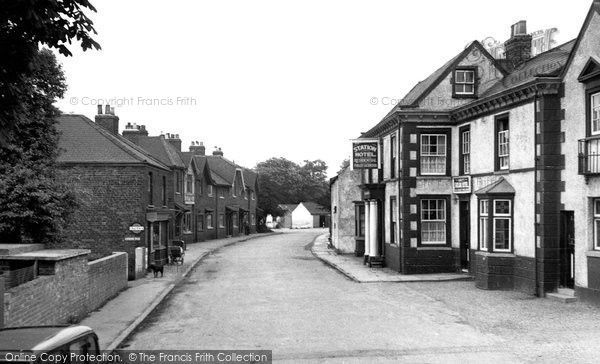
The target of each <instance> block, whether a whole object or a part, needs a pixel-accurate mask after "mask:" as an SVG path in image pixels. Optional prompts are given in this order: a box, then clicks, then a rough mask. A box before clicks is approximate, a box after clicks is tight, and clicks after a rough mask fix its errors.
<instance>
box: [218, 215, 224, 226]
mask: <svg viewBox="0 0 600 364" xmlns="http://www.w3.org/2000/svg"><path fill="white" fill-rule="evenodd" d="M219 227H220V228H224V227H225V215H223V214H219Z"/></svg>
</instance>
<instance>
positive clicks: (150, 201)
mask: <svg viewBox="0 0 600 364" xmlns="http://www.w3.org/2000/svg"><path fill="white" fill-rule="evenodd" d="M148 205H149V206H154V174H153V173H152V172H148Z"/></svg>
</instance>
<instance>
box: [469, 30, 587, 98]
mask: <svg viewBox="0 0 600 364" xmlns="http://www.w3.org/2000/svg"><path fill="white" fill-rule="evenodd" d="M574 44H575V39H573V40H571V41H569V42H567V43H564V44H561V45H559V46H557V47H554V48H552V49H550V50H549V51H546V52H544V53H540V54H538V55H537V56H535V57H533V58H531V59H529V60H527V61H526V62H524V63H523V64H521V65H520V66H518V67H517V68H516V69H515V70H514V71H512V72H510V74H508V75H507V76H506V77H503V78H502V79H501V80H499V81H498V82H497V83H496V84H494V85H493V86H492V87H490V88H489V89H487V90H486V91H485V92H484V93H482V94H481V95H480V98H484V97H488V96H493V95H495V94H499V93H502V92H504V91H507V90H510V89H512V88H515V87H519V86H522V85H525V84H527V83H528V82H531V81H533V80H534V79H535V78H536V77H542V76H546V77H556V76H558V75H559V74H560V72H561V71H562V69H563V67H564V66H565V64H566V63H567V60H568V58H569V54H570V53H571V49H573V45H574Z"/></svg>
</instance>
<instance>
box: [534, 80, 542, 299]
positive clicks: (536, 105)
mask: <svg viewBox="0 0 600 364" xmlns="http://www.w3.org/2000/svg"><path fill="white" fill-rule="evenodd" d="M538 101H539V96H538V93H537V91H536V93H535V96H534V98H533V125H534V138H533V150H534V153H535V154H534V155H535V158H534V163H533V169H534V176H533V178H534V181H533V196H534V200H533V201H534V208H533V221H535V225H534V226H535V241H534V244H535V245H534V249H533V256H534V259H535V291H536V295H537V296H538V297H544V293H543V288H541V287H540V286H539V282H540V277H539V272H538V237H539V226H538V222H537V218H536V217H537V216H536V208H535V207H536V206H537V194H538V184H537V176H538V155H537V145H536V144H537V143H536V136H537V123H538ZM540 242H541V239H540Z"/></svg>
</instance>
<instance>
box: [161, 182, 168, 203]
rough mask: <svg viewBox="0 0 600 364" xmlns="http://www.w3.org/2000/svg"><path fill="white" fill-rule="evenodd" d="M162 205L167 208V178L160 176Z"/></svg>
mask: <svg viewBox="0 0 600 364" xmlns="http://www.w3.org/2000/svg"><path fill="white" fill-rule="evenodd" d="M161 188H162V191H161V195H162V196H161V197H162V205H163V206H167V176H162V187H161Z"/></svg>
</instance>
